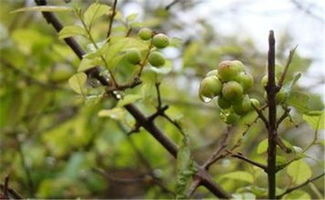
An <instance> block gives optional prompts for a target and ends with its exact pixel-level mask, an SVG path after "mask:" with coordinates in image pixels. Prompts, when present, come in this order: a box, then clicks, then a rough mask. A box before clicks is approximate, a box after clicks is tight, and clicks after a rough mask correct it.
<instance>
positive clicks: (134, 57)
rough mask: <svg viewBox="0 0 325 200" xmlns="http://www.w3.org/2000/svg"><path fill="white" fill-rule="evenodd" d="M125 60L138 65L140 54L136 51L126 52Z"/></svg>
mask: <svg viewBox="0 0 325 200" xmlns="http://www.w3.org/2000/svg"><path fill="white" fill-rule="evenodd" d="M125 57H126V60H127V61H128V62H129V63H131V64H134V65H136V64H139V63H140V61H141V54H140V51H139V50H138V49H131V50H128V51H127V53H126V54H125Z"/></svg>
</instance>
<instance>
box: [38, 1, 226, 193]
mask: <svg viewBox="0 0 325 200" xmlns="http://www.w3.org/2000/svg"><path fill="white" fill-rule="evenodd" d="M35 2H36V3H37V4H38V5H46V4H47V2H46V0H35ZM42 14H43V16H44V18H45V19H46V20H47V22H48V23H50V24H52V25H53V26H54V28H55V29H56V31H58V32H59V31H60V30H61V29H62V27H63V26H62V24H61V22H60V21H59V20H58V19H57V18H56V16H55V15H54V14H53V13H50V12H42ZM65 42H66V43H67V44H68V45H69V46H70V48H72V49H73V51H74V52H75V53H76V54H77V56H78V57H79V58H80V59H82V56H83V55H84V51H83V50H82V49H81V47H80V46H79V45H78V43H77V42H76V41H75V40H74V39H73V38H71V37H69V38H65ZM86 74H87V75H88V76H90V77H93V78H96V79H98V80H99V81H100V83H101V84H102V85H104V86H109V85H110V83H109V82H108V80H107V78H105V77H103V76H102V75H100V73H99V69H98V67H94V68H91V69H88V70H87V71H86ZM112 95H113V96H115V95H114V93H112ZM115 97H116V96H115ZM124 107H125V109H126V110H127V111H128V112H129V113H130V114H131V115H132V116H133V117H134V118H135V119H136V120H137V123H138V124H139V125H141V126H142V127H143V128H144V129H146V130H147V131H148V132H149V133H150V134H151V135H152V136H153V137H154V138H155V139H156V140H157V141H158V142H159V143H160V144H161V145H162V146H164V148H165V149H166V150H167V151H168V152H169V153H170V154H171V155H173V157H175V158H176V156H177V147H176V145H175V144H174V143H173V142H172V141H171V140H170V139H169V138H167V137H166V136H165V135H164V133H163V132H161V130H160V129H158V127H157V126H156V125H155V124H154V122H153V121H152V120H149V119H148V118H147V117H146V116H145V115H144V114H143V113H142V112H141V111H140V110H139V109H138V108H137V107H135V106H134V105H133V104H128V105H125V106H124ZM196 176H197V177H200V178H201V179H202V183H201V184H202V185H203V186H205V187H206V188H207V189H208V190H209V191H210V192H212V193H213V194H214V195H216V196H217V197H219V198H230V195H229V194H228V193H226V192H225V191H224V190H223V189H222V188H221V187H220V186H219V185H217V184H216V183H214V181H213V179H212V178H211V176H210V175H209V174H208V173H207V172H206V171H205V170H199V171H198V173H197V174H196Z"/></svg>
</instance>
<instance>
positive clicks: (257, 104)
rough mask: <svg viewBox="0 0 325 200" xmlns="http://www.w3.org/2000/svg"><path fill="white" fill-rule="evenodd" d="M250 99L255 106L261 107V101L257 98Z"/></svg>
mask: <svg viewBox="0 0 325 200" xmlns="http://www.w3.org/2000/svg"><path fill="white" fill-rule="evenodd" d="M250 101H251V104H253V105H254V106H255V108H259V107H260V105H261V103H260V101H259V100H257V99H255V98H251V99H250Z"/></svg>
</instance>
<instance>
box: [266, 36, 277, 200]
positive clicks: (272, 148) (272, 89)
mask: <svg viewBox="0 0 325 200" xmlns="http://www.w3.org/2000/svg"><path fill="white" fill-rule="evenodd" d="M277 91H278V88H277V86H276V85H275V39H274V32H273V31H272V30H271V31H270V35H269V52H268V83H267V86H266V92H267V99H268V107H269V109H268V110H269V119H268V145H269V146H268V150H267V154H268V158H267V174H268V193H269V194H268V196H269V199H275V198H276V196H275V188H276V144H277V142H276V138H277V128H276V125H277V124H276V102H275V95H276V93H277Z"/></svg>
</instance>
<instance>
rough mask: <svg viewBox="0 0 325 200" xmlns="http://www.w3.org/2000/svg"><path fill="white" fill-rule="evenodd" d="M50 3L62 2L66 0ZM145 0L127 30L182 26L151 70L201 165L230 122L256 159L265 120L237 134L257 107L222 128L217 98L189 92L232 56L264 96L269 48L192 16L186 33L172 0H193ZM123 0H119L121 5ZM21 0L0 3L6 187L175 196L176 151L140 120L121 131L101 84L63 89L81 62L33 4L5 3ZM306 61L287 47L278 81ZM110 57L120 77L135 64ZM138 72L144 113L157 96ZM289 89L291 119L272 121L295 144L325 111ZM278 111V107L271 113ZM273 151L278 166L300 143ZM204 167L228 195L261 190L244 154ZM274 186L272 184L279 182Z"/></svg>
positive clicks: (261, 179)
mask: <svg viewBox="0 0 325 200" xmlns="http://www.w3.org/2000/svg"><path fill="white" fill-rule="evenodd" d="M49 2H50V4H55V5H64V4H65V3H64V1H54V0H53V1H49ZM152 2H155V1H144V2H140V3H139V2H137V4H139V5H140V6H141V7H142V8H143V9H144V10H143V14H144V15H143V23H140V22H139V21H141V20H139V19H138V18H139V17H137V16H136V15H132V16H131V15H130V16H129V17H128V19H129V20H131V21H133V20H134V22H133V24H130V26H132V27H133V28H132V31H131V35H132V36H133V35H134V36H135V35H136V30H137V29H138V27H139V26H148V27H151V28H152V29H154V30H155V31H157V32H164V33H167V34H168V33H175V32H176V33H177V34H178V35H179V36H178V38H173V39H172V46H171V47H169V48H168V49H166V50H165V51H164V53H165V55H166V56H167V57H168V58H169V59H170V60H171V61H170V62H169V67H171V68H170V69H167V71H166V73H167V72H168V71H169V70H171V72H169V74H168V75H166V76H163V77H162V76H161V77H159V78H160V79H161V80H162V83H161V95H162V97H163V102H164V103H168V104H169V105H170V108H169V109H168V110H167V114H168V115H169V116H171V118H172V119H174V120H177V121H179V122H180V123H181V125H182V127H183V128H184V130H185V131H186V133H187V135H188V136H189V138H190V141H191V146H190V148H191V150H192V152H193V156H194V158H195V159H196V160H197V161H199V163H201V162H203V161H205V160H206V159H207V158H208V156H209V155H210V154H211V153H212V152H213V151H214V150H215V149H216V148H217V146H218V141H219V139H220V137H221V136H222V133H224V132H225V131H227V130H231V131H230V132H231V142H232V143H235V142H236V141H237V140H238V139H241V140H242V145H241V147H240V148H239V150H240V151H241V152H242V153H243V154H245V155H247V156H248V157H250V158H251V159H253V160H256V161H259V162H261V163H265V162H266V160H265V157H266V154H265V151H266V148H267V147H266V146H265V145H266V144H267V143H266V142H264V143H263V141H265V140H264V139H265V138H266V130H265V129H264V127H263V124H262V122H261V121H257V123H255V124H254V126H252V127H251V128H250V129H249V131H248V133H247V134H246V135H245V136H244V137H242V138H241V133H242V132H243V131H244V130H245V129H246V124H247V123H250V122H252V121H253V120H254V119H255V117H256V114H254V113H251V114H249V115H247V116H245V117H243V118H242V119H241V122H240V124H239V125H238V126H236V127H227V126H226V125H225V124H224V123H223V121H222V120H220V118H219V117H218V116H219V110H218V108H217V107H216V106H215V105H216V102H215V101H212V102H211V103H209V104H204V103H202V102H200V100H199V98H198V95H197V91H198V85H199V81H200V80H201V79H202V77H203V76H205V74H206V73H207V72H208V71H210V70H212V69H215V68H216V66H217V64H218V63H219V62H220V61H222V60H225V59H238V60H241V61H242V62H243V63H244V64H245V65H247V66H248V70H249V71H250V72H251V73H252V74H253V75H254V78H255V85H254V87H253V89H252V90H251V91H250V95H251V96H253V97H255V98H257V99H259V100H260V101H261V102H264V103H265V99H263V94H264V91H263V88H262V86H261V84H260V83H259V82H260V79H261V78H262V76H263V75H264V74H265V63H266V52H264V51H262V50H259V49H257V47H256V46H255V44H254V42H253V40H252V39H249V38H247V39H246V40H238V39H237V37H236V35H233V36H224V35H222V34H220V33H218V32H217V31H215V29H214V27H212V25H210V24H209V23H208V22H207V21H205V20H204V19H202V20H200V21H195V22H193V23H192V25H193V27H190V28H193V29H194V30H195V31H196V37H193V35H191V34H188V32H187V31H186V30H187V29H186V27H184V26H185V25H184V23H182V22H181V21H179V19H178V18H177V17H176V14H175V13H177V12H181V10H180V9H184V10H187V9H192V8H193V7H194V6H195V3H194V2H193V1H188V2H187V1H186V2H182V3H180V4H179V5H177V6H175V7H173V9H170V10H165V9H164V7H165V6H166V4H165V2H164V1H160V3H155V4H154V3H152ZM108 3H111V1H109V2H108ZM129 3H130V1H121V2H119V8H123V7H125V6H127V5H128V4H129ZM25 5H26V4H25V2H24V1H4V2H2V4H1V6H0V66H1V69H0V70H1V71H0V72H1V73H0V82H1V85H0V136H1V140H0V153H1V156H0V180H3V179H4V177H5V176H6V175H8V174H9V175H10V179H11V181H10V186H11V187H12V188H14V189H15V190H16V191H19V192H20V193H21V194H22V195H23V196H24V197H35V198H78V197H80V198H89V197H93V198H94V197H96V198H104V197H105V198H131V197H132V198H174V192H173V191H175V190H174V188H175V186H176V185H177V183H176V181H177V180H176V178H175V177H176V174H177V166H176V162H175V161H174V160H173V158H172V157H171V156H170V155H169V154H168V153H167V151H166V150H164V149H163V148H162V147H161V145H160V144H159V143H158V142H157V141H156V140H154V139H153V138H152V137H151V136H150V135H149V134H148V133H147V132H146V131H145V130H143V129H142V128H141V129H140V131H139V132H138V133H133V134H132V135H130V136H128V135H127V133H128V132H129V131H130V130H131V129H132V128H133V127H134V125H135V121H134V119H133V118H132V116H130V115H129V114H128V113H126V112H125V110H123V108H121V106H122V105H121V104H123V102H122V103H121V102H119V103H120V105H119V107H115V105H116V102H115V101H114V100H113V99H110V98H102V96H101V94H102V91H103V88H101V87H97V88H95V89H90V88H91V84H95V85H96V83H89V82H87V86H86V89H89V91H90V92H89V93H88V94H89V96H88V99H87V101H86V102H84V101H82V100H81V99H80V98H79V97H78V95H76V93H74V92H73V90H72V89H70V87H69V84H68V80H69V78H70V77H71V76H72V75H73V74H75V73H77V71H78V67H80V66H79V62H80V61H79V60H78V58H77V57H76V56H75V55H74V53H73V52H72V51H71V50H70V49H69V47H67V46H66V45H65V44H64V42H63V41H62V40H60V39H59V37H58V35H57V34H56V33H55V32H54V30H53V29H52V27H50V26H49V25H47V23H46V22H45V20H44V19H43V18H42V17H41V16H40V15H39V14H38V13H35V12H22V13H15V14H10V13H9V12H10V11H12V10H15V9H17V8H21V7H24V6H25ZM67 5H68V6H78V7H81V8H86V7H88V6H89V5H90V1H82V2H79V1H72V2H70V3H67ZM121 10H123V9H121ZM59 17H60V19H62V21H63V22H64V24H65V25H71V24H75V20H76V19H75V18H74V17H73V16H72V15H71V14H67V13H59ZM124 17H126V16H124V15H123V13H118V15H117V19H118V20H122V19H124ZM107 21H108V18H107V17H103V18H101V19H100V20H99V21H98V23H96V24H94V25H93V28H92V30H93V35H94V38H95V40H96V41H97V40H98V39H99V38H103V36H104V35H105V34H106V30H107ZM187 28H189V27H187ZM125 31H126V29H125V27H124V26H120V25H118V24H115V25H114V26H113V36H119V35H121V34H124V32H125ZM61 36H62V35H61ZM77 39H78V42H80V44H82V46H83V47H84V49H87V50H88V52H90V50H91V46H89V45H88V46H87V42H86V40H85V39H84V38H82V37H77ZM133 42H134V41H133ZM289 42H290V37H289V36H287V35H286V37H284V36H283V37H281V40H280V41H279V46H280V47H281V48H279V51H278V52H277V53H278V60H277V70H278V73H277V74H278V75H279V74H281V71H282V70H283V66H284V65H285V62H286V57H287V55H286V52H287V50H288V49H290V48H291V46H290V45H289ZM132 44H134V43H132ZM89 49H90V50H89ZM112 58H115V57H114V55H113V56H112ZM121 59H122V58H121ZM312 62H313V60H311V59H310V58H305V57H302V56H300V55H299V54H296V55H295V57H294V59H293V62H292V65H291V67H290V70H289V72H288V73H289V74H288V79H287V81H288V82H289V81H290V80H291V79H293V77H294V74H295V73H296V72H297V71H300V72H306V71H307V70H308V67H309V66H310V64H311V63H312ZM117 63H118V64H117V65H116V66H115V68H114V72H116V73H119V74H120V76H119V77H118V78H119V80H127V77H128V76H130V74H132V73H133V72H134V69H132V66H127V65H126V63H125V61H124V60H123V59H122V60H119V61H118V62H117ZM85 65H86V64H85ZM162 73H165V72H162ZM143 78H144V80H145V84H143V85H141V86H139V87H137V88H134V89H131V90H129V91H127V94H128V95H129V96H128V101H130V102H134V103H135V104H137V106H139V107H140V108H141V110H143V111H144V112H145V113H146V114H147V115H150V114H151V113H153V112H154V110H155V106H156V104H157V102H156V93H155V88H154V87H153V85H152V84H149V83H150V81H151V79H152V76H151V75H150V71H149V72H146V73H145V74H144V77H143ZM315 82H317V81H315ZM146 83H147V84H146ZM292 92H293V93H294V96H291V99H289V102H291V103H290V104H291V105H292V106H294V108H295V109H293V110H292V112H291V114H292V120H293V121H294V122H292V121H291V120H289V119H286V120H285V121H284V123H283V124H282V125H281V126H280V127H279V134H280V135H281V137H282V138H284V139H285V140H286V141H287V142H288V143H289V144H291V145H292V146H293V148H304V147H305V146H306V145H308V144H309V142H310V141H311V140H312V139H313V136H314V132H315V130H314V129H316V130H317V129H319V128H321V129H323V128H324V114H322V116H323V117H322V118H321V121H320V122H319V121H318V122H317V119H318V118H317V116H318V115H316V118H315V117H313V115H311V114H310V111H313V112H320V111H322V110H323V102H322V99H321V97H320V96H319V95H318V94H311V93H310V92H309V91H308V89H306V88H304V87H300V86H295V87H294V89H293V91H292ZM132 95H133V96H132ZM134 95H135V96H134ZM137 95H138V96H137ZM140 98H141V99H140ZM135 101H136V102H135ZM307 102H308V103H307ZM124 103H127V102H124ZM114 107H115V108H114ZM283 112H284V110H282V109H281V107H280V106H279V113H278V115H279V116H280V115H281V114H282V113H283ZM307 112H308V113H307ZM301 114H304V115H303V116H302V115H301ZM306 122H307V123H306ZM319 124H320V125H319ZM157 125H158V126H159V127H160V128H161V129H162V130H164V132H165V133H166V134H167V135H168V137H170V138H172V139H173V140H174V141H175V142H176V143H177V144H179V145H181V144H182V141H183V137H182V136H181V135H180V134H179V133H178V130H177V129H176V128H175V127H174V125H172V124H170V123H169V122H167V121H166V120H165V119H158V120H157ZM296 126H298V127H299V128H296ZM316 133H317V131H316ZM322 143H323V144H324V142H322ZM323 150H324V149H323V146H322V145H319V144H318V145H314V146H313V148H311V149H310V150H309V151H307V153H306V154H308V156H306V157H305V159H303V160H299V161H295V162H293V163H291V164H290V165H289V168H290V169H291V170H289V171H288V173H287V172H286V171H281V172H280V174H279V175H278V185H279V187H281V188H284V187H285V186H287V185H291V186H293V185H294V184H299V183H301V182H303V181H305V180H307V179H308V178H310V177H311V176H312V175H317V174H319V172H322V171H323V168H324V166H323V156H322V155H323ZM279 152H280V154H279V155H278V161H279V164H281V163H285V162H287V161H290V160H291V159H292V158H295V157H296V156H297V155H296V154H298V153H297V151H294V152H293V153H291V154H289V155H288V154H285V153H283V152H282V153H281V150H279ZM300 167H301V168H303V169H304V173H303V174H304V176H299V177H296V176H297V173H298V174H299V173H302V172H296V171H297V170H301V168H300ZM210 171H211V174H213V176H214V178H215V180H216V181H218V183H220V185H222V186H223V187H224V188H225V190H226V191H229V192H231V193H233V194H235V195H234V197H236V198H239V199H240V198H254V197H255V196H263V195H265V194H266V190H267V187H266V184H267V183H266V176H265V174H264V173H263V171H262V170H261V169H259V168H256V167H252V166H251V165H248V164H246V163H243V162H242V161H239V160H235V159H233V158H226V159H223V160H221V161H219V162H218V163H216V164H215V165H213V166H212V168H211V170H210ZM306 171H307V172H308V173H307V174H306V173H305V172H306ZM152 174H154V176H155V177H156V179H153V178H152V176H151V175H152ZM281 188H279V191H281V190H283V189H281ZM315 188H316V189H315ZM323 188H324V184H323V181H316V182H315V183H314V186H313V187H309V186H306V187H304V188H303V189H302V190H299V191H296V192H295V193H291V194H290V196H289V195H287V196H285V198H286V199H289V198H298V197H299V198H304V199H308V198H318V197H319V196H317V192H315V190H316V191H318V193H320V194H322V193H324V189H323ZM195 195H196V196H194V197H197V198H200V197H204V198H212V197H213V196H212V195H211V194H210V193H209V192H208V191H206V190H205V189H204V188H200V189H199V190H198V192H197V193H196V194H195Z"/></svg>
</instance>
